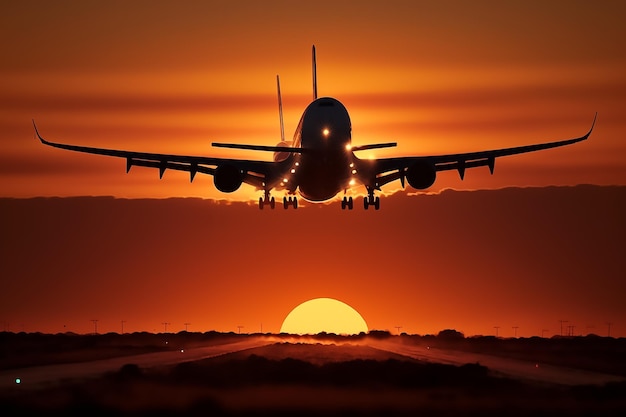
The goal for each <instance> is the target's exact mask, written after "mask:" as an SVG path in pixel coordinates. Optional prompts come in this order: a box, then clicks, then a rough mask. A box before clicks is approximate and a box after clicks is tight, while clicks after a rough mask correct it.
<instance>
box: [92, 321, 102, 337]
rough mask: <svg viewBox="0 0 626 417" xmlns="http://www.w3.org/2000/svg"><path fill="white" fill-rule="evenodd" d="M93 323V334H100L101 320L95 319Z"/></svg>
mask: <svg viewBox="0 0 626 417" xmlns="http://www.w3.org/2000/svg"><path fill="white" fill-rule="evenodd" d="M91 321H92V322H93V334H98V322H99V321H100V320H97V319H94V320H91Z"/></svg>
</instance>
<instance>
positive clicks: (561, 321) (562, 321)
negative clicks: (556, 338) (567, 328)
mask: <svg viewBox="0 0 626 417" xmlns="http://www.w3.org/2000/svg"><path fill="white" fill-rule="evenodd" d="M559 323H561V336H563V323H568V321H567V320H559Z"/></svg>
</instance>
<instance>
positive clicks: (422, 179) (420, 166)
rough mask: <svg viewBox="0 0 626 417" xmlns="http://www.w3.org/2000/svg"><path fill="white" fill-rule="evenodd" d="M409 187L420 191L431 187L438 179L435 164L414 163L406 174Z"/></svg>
mask: <svg viewBox="0 0 626 417" xmlns="http://www.w3.org/2000/svg"><path fill="white" fill-rule="evenodd" d="M405 176H406V180H407V182H408V183H409V185H410V186H411V187H413V188H416V189H418V190H423V189H425V188H428V187H430V186H431V185H433V183H434V182H435V178H437V171H436V170H435V167H434V166H433V164H431V163H429V162H426V161H418V162H414V163H413V165H411V166H409V167H408V168H407V170H406V173H405Z"/></svg>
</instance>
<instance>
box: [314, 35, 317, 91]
mask: <svg viewBox="0 0 626 417" xmlns="http://www.w3.org/2000/svg"><path fill="white" fill-rule="evenodd" d="M316 99H317V64H316V62H315V45H313V100H316Z"/></svg>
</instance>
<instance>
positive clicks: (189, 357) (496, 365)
mask: <svg viewBox="0 0 626 417" xmlns="http://www.w3.org/2000/svg"><path fill="white" fill-rule="evenodd" d="M276 342H280V339H276V338H273V337H264V336H250V337H247V338H245V339H244V340H240V341H236V342H230V343H223V344H215V345H210V346H204V347H196V348H191V349H176V350H169V351H165V352H155V353H146V354H140V355H133V356H123V357H116V358H110V359H101V360H95V361H88V362H80V363H67V364H55V365H45V366H34V367H29V368H21V369H11V370H5V371H0V389H5V388H9V387H14V388H15V387H17V386H20V387H23V388H43V387H46V386H51V385H54V384H57V383H62V382H64V381H68V380H80V379H85V378H92V377H97V376H100V375H103V374H105V373H107V372H115V371H119V369H120V368H121V367H122V366H123V365H125V364H135V365H137V366H139V367H140V368H151V367H155V366H166V365H174V364H177V363H181V362H191V361H197V360H201V359H206V358H211V357H216V356H220V355H225V354H229V353H234V352H241V351H245V350H250V353H254V349H255V348H260V347H263V346H268V345H271V344H274V343H276ZM300 345H301V344H300ZM305 345H306V344H305ZM341 345H342V344H339V345H338V348H340V346H341ZM346 345H351V346H362V347H366V346H367V347H369V348H374V349H376V350H378V351H380V352H381V353H382V352H389V353H393V354H397V355H402V356H406V357H409V358H413V359H417V360H421V361H428V362H436V363H444V364H452V365H463V364H467V363H479V364H480V365H483V366H486V367H487V368H489V370H490V371H491V372H492V373H493V374H494V375H502V376H506V377H511V378H515V379H522V380H529V381H537V382H542V383H548V384H558V385H602V384H606V383H608V382H615V381H623V380H625V378H623V377H620V376H616V375H610V374H604V373H599V372H591V371H585V370H580V369H573V368H566V367H559V366H551V365H547V364H543V363H536V362H529V361H524V360H518V359H511V358H504V357H499V356H494V355H486V354H480V353H471V352H462V351H455V350H443V349H436V348H429V347H427V346H419V345H411V344H403V343H401V342H399V341H397V340H368V341H364V342H357V343H346ZM309 346H310V353H308V354H307V355H308V357H309V358H311V357H313V358H314V357H315V355H316V345H315V344H311V345H309ZM267 349H270V350H271V349H272V347H269V348H266V349H265V350H266V351H267ZM276 352H277V353H278V352H280V349H276ZM318 352H319V350H318ZM365 352H366V350H365V349H363V355H364V357H363V359H366V358H367V357H366V354H365ZM370 352H371V350H370ZM259 353H260V352H259ZM333 356H335V355H333ZM357 356H358V353H357ZM389 357H391V355H390V356H389ZM382 358H385V356H384V355H383V356H382ZM337 359H338V360H341V355H337ZM18 381H19V384H18Z"/></svg>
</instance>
